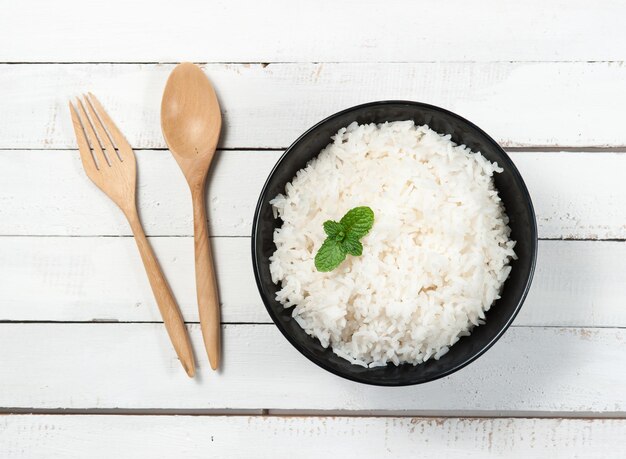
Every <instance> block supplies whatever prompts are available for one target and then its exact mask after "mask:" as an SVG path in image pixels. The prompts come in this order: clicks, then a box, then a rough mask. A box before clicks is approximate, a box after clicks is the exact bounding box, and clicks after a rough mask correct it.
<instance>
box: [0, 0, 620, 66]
mask: <svg viewBox="0 0 626 459" xmlns="http://www.w3.org/2000/svg"><path fill="white" fill-rule="evenodd" d="M83 10H84V4H83V3H81V2H79V1H77V0H60V1H58V2H54V5H53V4H50V3H48V2H19V3H16V4H14V5H11V9H10V11H7V12H6V14H3V15H2V17H1V19H0V31H1V32H0V42H2V43H4V44H5V46H3V47H2V51H1V52H0V60H1V61H3V62H25V61H26V62H32V61H42V62H55V61H57V62H58V61H61V62H68V61H69V62H75V61H88V62H93V61H105V62H107V61H113V62H115V61H124V62H155V61H177V60H191V61H202V60H209V61H226V62H231V61H239V62H249V61H251V62H258V61H261V62H272V61H305V62H311V61H313V62H318V61H345V60H350V61H370V62H378V61H383V62H390V61H391V62H394V61H395V62H398V61H400V62H403V61H435V60H453V61H459V60H464V61H468V60H469V61H476V60H488V61H491V60H530V61H538V60H549V61H553V60H621V59H624V57H625V56H626V51H625V48H624V43H625V42H626V34H625V33H624V31H623V30H622V29H623V28H622V27H621V25H622V22H621V19H622V18H623V17H624V15H626V8H625V7H624V4H623V2H608V3H607V4H606V5H603V7H602V8H594V7H593V6H592V5H591V4H589V3H588V2H585V1H583V0H572V1H569V2H567V1H563V0H560V1H554V2H549V3H547V4H546V3H545V2H542V1H540V0H529V1H528V2H525V3H524V4H521V3H513V2H510V3H507V5H506V8H504V7H502V5H501V3H500V2H498V1H497V0H481V1H480V2H477V3H476V4H475V5H472V7H471V8H468V7H467V5H466V4H465V3H464V2H462V1H460V0H456V1H452V2H445V3H436V4H435V3H433V2H430V3H429V4H427V5H424V4H421V3H415V2H412V1H411V0H400V1H395V2H390V3H389V4H385V6H384V8H381V5H380V3H379V2H375V1H373V0H360V1H356V0H349V1H343V2H333V1H331V0H323V1H320V2H316V3H302V4H298V5H297V6H296V5H294V4H293V3H292V2H289V1H288V0H277V1H273V2H268V3H267V4H261V3H259V2H254V1H252V0H238V1H225V0H221V1H215V2H210V3H207V2H203V1H201V0H193V1H187V2H185V7H184V8H172V7H171V4H170V3H167V2H165V1H148V0H140V1H134V2H129V3H128V4H125V5H124V14H123V15H120V14H119V11H118V10H117V9H116V8H109V7H107V6H106V5H105V4H102V5H90V6H89V13H90V14H89V20H79V19H80V18H81V16H80V12H81V11H83ZM72 12H74V13H75V14H72ZM137 18H141V23H140V26H138V24H137ZM557 18H558V20H555V19H557ZM181 24H184V25H185V27H184V28H183V27H181ZM104 30H106V31H107V33H106V35H103V34H102V33H97V32H94V31H104ZM104 37H106V40H104ZM33 43H36V44H37V46H33Z"/></svg>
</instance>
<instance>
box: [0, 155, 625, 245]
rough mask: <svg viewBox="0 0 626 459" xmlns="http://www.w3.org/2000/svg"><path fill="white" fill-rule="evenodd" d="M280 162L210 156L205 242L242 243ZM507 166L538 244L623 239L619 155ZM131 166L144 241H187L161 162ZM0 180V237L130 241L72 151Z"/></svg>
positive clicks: (183, 199)
mask: <svg viewBox="0 0 626 459" xmlns="http://www.w3.org/2000/svg"><path fill="white" fill-rule="evenodd" d="M280 155H281V152H274V151H261V152H250V151H221V152H219V153H218V158H217V159H216V163H215V165H214V168H213V172H212V176H211V178H210V179H209V183H210V186H209V191H208V198H207V202H208V206H209V226H210V231H211V234H212V235H214V236H249V235H250V232H251V230H250V228H251V225H252V218H253V215H254V208H255V206H256V201H257V199H258V195H259V193H260V191H261V188H262V186H263V183H264V182H265V180H266V178H267V176H268V175H269V172H270V171H271V169H272V167H273V166H274V164H275V163H276V160H277V159H278V158H279V156H280ZM511 157H512V158H513V160H514V161H515V163H516V165H517V166H518V167H519V169H520V172H521V173H522V175H523V177H524V179H525V180H526V183H527V185H528V188H529V190H530V193H531V195H532V198H533V203H534V205H535V211H536V213H537V219H538V222H537V223H538V227H539V235H540V237H542V238H574V239H579V238H580V239H585V238H593V239H624V238H626V224H625V222H626V193H625V192H624V191H625V188H624V182H623V177H625V176H626V154H623V153H597V152H596V153H548V152H535V153H529V152H515V153H512V154H511ZM137 160H138V167H139V191H138V200H139V208H140V211H141V217H142V221H143V223H144V226H145V228H146V233H147V234H148V235H153V236H155V235H160V236H172V235H175V236H189V235H191V233H192V214H191V198H190V196H189V192H188V188H187V185H186V183H185V181H184V179H183V176H182V174H181V173H180V170H179V169H178V166H177V165H176V163H175V161H174V159H173V158H172V157H171V155H170V154H169V152H167V151H153V150H148V151H139V152H137ZM0 170H2V180H3V183H2V187H0V203H1V205H0V235H71V236H77V235H81V236H93V235H114V236H117V235H130V230H129V228H128V224H127V223H126V220H125V219H124V217H123V216H122V215H121V213H120V211H119V210H118V209H117V208H116V207H115V205H114V204H113V203H112V202H110V201H109V200H108V199H107V198H106V197H105V196H104V195H103V194H102V193H101V192H100V191H99V190H98V189H97V188H96V187H95V186H93V184H92V183H91V182H90V181H89V179H88V178H87V177H86V175H85V173H84V171H83V170H82V166H81V164H80V159H79V156H78V152H76V151H64V150H54V151H49V150H32V151H14V150H6V151H0ZM25 172H26V173H25ZM32 190H38V192H37V193H33V191H32Z"/></svg>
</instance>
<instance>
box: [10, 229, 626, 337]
mask: <svg viewBox="0 0 626 459" xmlns="http://www.w3.org/2000/svg"><path fill="white" fill-rule="evenodd" d="M150 242H151V244H152V246H153V247H154V250H155V252H156V253H157V256H158V257H159V260H160V262H161V265H162V267H163V271H164V273H165V275H166V276H167V279H168V280H169V282H170V285H171V287H172V289H173V291H174V294H175V295H176V298H177V300H178V303H179V305H180V307H181V310H182V312H183V316H184V318H185V320H186V321H188V322H198V310H197V307H196V298H195V288H194V281H193V279H194V274H193V265H194V262H193V241H192V238H191V237H185V238H151V241H150ZM212 242H213V247H214V250H215V260H216V266H217V275H218V285H219V288H220V296H221V299H222V320H223V321H225V322H256V323H270V322H271V320H270V318H269V316H268V314H267V312H266V311H265V307H264V306H263V304H262V302H261V298H260V297H259V294H258V291H257V287H256V284H255V282H254V277H253V274H252V263H251V261H250V239H249V238H214V239H213V240H212ZM624 272H626V243H624V242H580V241H540V242H539V258H538V261H537V271H536V273H535V278H534V281H533V285H532V288H531V290H530V293H529V296H528V298H527V299H526V302H525V303H524V307H523V308H522V311H521V313H520V315H519V316H518V317H517V319H516V321H515V324H516V325H528V326H546V325H547V326H561V327H626V308H624V298H626V283H624V282H623V274H624ZM105 279H106V280H107V282H104V281H103V280H105ZM0 291H1V292H2V295H0V321H3V320H4V321H7V320H10V321H37V320H46V321H47V320H51V321H121V322H129V321H142V322H143V321H159V320H161V319H160V316H159V314H158V312H157V307H156V304H155V303H154V298H153V296H152V293H151V291H150V289H149V287H148V285H147V283H146V282H145V279H144V273H143V268H142V266H141V263H140V261H139V260H138V257H137V256H136V254H135V247H134V244H133V241H132V239H130V238H89V237H85V238H83V237H80V238H49V237H2V238H0Z"/></svg>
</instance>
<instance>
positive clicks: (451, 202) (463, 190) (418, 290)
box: [270, 121, 516, 367]
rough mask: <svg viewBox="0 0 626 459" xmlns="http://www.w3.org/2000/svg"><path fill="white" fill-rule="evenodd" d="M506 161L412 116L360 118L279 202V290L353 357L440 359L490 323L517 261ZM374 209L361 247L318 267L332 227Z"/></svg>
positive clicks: (312, 328) (306, 322) (363, 361)
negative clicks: (505, 197) (499, 179)
mask: <svg viewBox="0 0 626 459" xmlns="http://www.w3.org/2000/svg"><path fill="white" fill-rule="evenodd" d="M498 172H502V169H501V168H500V167H498V165H497V164H496V163H492V162H490V161H488V160H487V159H485V157H483V156H482V155H481V154H480V153H474V152H472V151H471V150H470V149H469V148H467V147H465V146H464V145H459V146H457V145H456V144H455V143H454V142H452V141H451V140H450V136H449V135H441V134H438V133H437V132H435V131H433V130H432V129H430V128H429V127H428V126H426V125H424V126H415V124H414V123H413V121H397V122H393V123H384V124H379V125H375V124H368V125H358V124H357V123H352V124H351V125H350V126H348V127H347V128H342V129H340V130H339V132H338V133H337V134H336V135H335V136H334V137H333V142H332V143H331V144H329V145H328V146H327V147H326V148H324V149H323V150H322V151H321V153H320V154H319V155H318V156H317V157H316V158H314V159H313V160H311V161H310V162H309V163H308V164H307V166H306V167H305V168H304V169H302V170H300V171H298V173H297V174H296V176H295V177H294V179H293V180H292V181H291V183H288V184H287V185H286V187H285V194H284V195H283V194H279V195H278V196H276V197H275V198H274V199H273V200H272V201H271V204H272V206H273V208H274V212H275V216H278V217H280V218H281V219H282V220H283V223H282V226H281V227H280V228H278V229H276V230H275V232H274V242H275V244H276V252H274V254H273V255H272V257H271V258H270V262H271V264H270V271H271V274H272V280H273V281H274V282H275V283H277V284H278V283H280V285H281V289H280V291H279V292H278V293H277V295H276V298H277V300H278V301H280V302H281V303H282V304H283V305H284V306H285V307H286V308H288V307H294V309H293V317H294V319H295V320H296V321H297V322H298V324H300V326H301V327H302V328H303V329H304V330H305V331H306V332H307V333H308V334H309V335H311V336H313V337H315V338H317V339H319V341H320V342H321V343H322V346H324V347H328V346H332V349H333V351H334V352H335V353H336V354H337V355H339V356H341V357H343V358H345V359H347V360H349V361H350V362H352V363H354V364H359V365H364V366H369V367H375V366H380V365H385V364H386V363H387V362H393V363H394V364H396V365H398V364H400V363H403V362H408V363H412V364H414V365H415V364H419V363H421V362H424V361H426V360H428V359H431V358H434V359H438V358H440V357H441V356H442V355H444V354H445V353H446V352H447V351H448V349H449V347H450V346H452V345H453V344H454V343H456V342H457V341H458V340H459V338H460V337H461V336H464V335H468V334H469V333H470V331H471V330H472V328H473V327H475V326H477V325H480V324H482V323H484V319H485V311H487V310H488V309H489V308H490V306H491V305H492V303H493V302H494V301H495V300H496V299H498V298H499V292H500V290H501V287H502V284H503V283H504V281H505V279H506V278H507V277H508V275H509V272H510V270H511V268H510V266H509V261H510V260H511V259H514V258H516V256H515V253H514V251H513V247H514V245H515V242H513V241H511V240H510V239H509V235H510V232H511V231H510V229H509V227H508V226H507V224H508V218H507V216H506V214H505V212H504V206H503V205H502V202H501V201H500V198H499V196H498V192H497V190H496V189H495V187H494V183H493V178H492V176H493V174H494V173H498ZM357 206H369V207H371V208H372V210H373V211H374V215H375V221H374V226H373V227H372V230H371V231H370V233H369V234H368V235H367V236H365V237H364V238H363V239H362V243H363V255H362V256H360V257H353V256H350V255H348V257H347V258H346V260H345V261H344V262H343V263H342V264H341V265H340V266H339V267H338V268H337V269H335V270H334V271H331V272H328V273H322V272H318V271H317V270H316V268H315V265H314V258H315V254H316V253H317V250H318V249H319V248H320V246H321V244H322V242H323V241H324V239H325V238H326V235H325V233H324V230H323V227H322V224H323V223H324V221H326V220H336V221H338V220H340V219H341V217H343V215H344V214H345V213H346V212H347V211H348V210H350V209H352V208H353V207H357Z"/></svg>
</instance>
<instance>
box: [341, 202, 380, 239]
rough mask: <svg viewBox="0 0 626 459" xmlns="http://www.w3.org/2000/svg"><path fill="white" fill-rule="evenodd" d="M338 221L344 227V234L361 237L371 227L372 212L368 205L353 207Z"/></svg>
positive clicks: (372, 220)
mask: <svg viewBox="0 0 626 459" xmlns="http://www.w3.org/2000/svg"><path fill="white" fill-rule="evenodd" d="M339 223H341V225H343V227H344V228H345V231H346V236H354V237H356V238H357V239H361V238H362V237H363V236H365V235H366V234H367V233H369V231H370V230H371V229H372V225H373V224H374V212H373V211H372V209H370V208H369V207H365V206H362V207H355V208H354V209H351V210H349V211H348V213H347V214H346V215H344V216H343V218H342V219H341V220H340V221H339Z"/></svg>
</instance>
